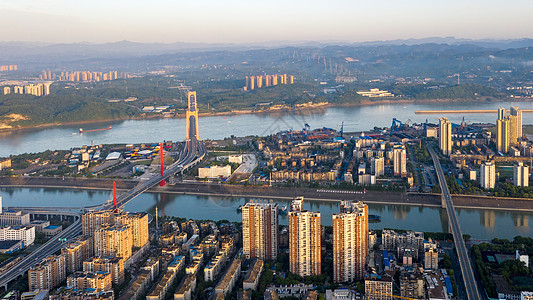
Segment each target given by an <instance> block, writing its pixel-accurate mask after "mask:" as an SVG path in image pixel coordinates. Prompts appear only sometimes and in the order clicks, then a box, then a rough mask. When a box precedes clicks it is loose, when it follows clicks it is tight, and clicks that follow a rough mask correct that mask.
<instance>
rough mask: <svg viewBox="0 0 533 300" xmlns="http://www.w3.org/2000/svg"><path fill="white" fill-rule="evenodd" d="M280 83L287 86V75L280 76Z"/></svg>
mask: <svg viewBox="0 0 533 300" xmlns="http://www.w3.org/2000/svg"><path fill="white" fill-rule="evenodd" d="M281 83H282V84H287V74H283V75H281Z"/></svg>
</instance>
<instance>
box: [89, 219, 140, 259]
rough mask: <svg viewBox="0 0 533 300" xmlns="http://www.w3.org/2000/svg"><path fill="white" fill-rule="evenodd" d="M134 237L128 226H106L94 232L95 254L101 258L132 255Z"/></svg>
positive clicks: (124, 257) (125, 257)
mask: <svg viewBox="0 0 533 300" xmlns="http://www.w3.org/2000/svg"><path fill="white" fill-rule="evenodd" d="M132 244H133V235H132V230H131V228H130V227H129V226H127V225H113V226H109V225H104V226H102V227H100V229H97V230H95V231H94V254H95V256H99V257H120V258H122V259H124V260H127V259H128V258H129V257H130V256H131V254H132Z"/></svg>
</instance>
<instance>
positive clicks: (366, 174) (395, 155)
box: [343, 134, 413, 185]
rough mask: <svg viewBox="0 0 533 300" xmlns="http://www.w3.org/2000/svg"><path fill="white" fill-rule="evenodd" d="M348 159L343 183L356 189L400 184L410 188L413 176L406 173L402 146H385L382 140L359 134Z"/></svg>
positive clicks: (389, 144)
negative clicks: (405, 182) (361, 186)
mask: <svg viewBox="0 0 533 300" xmlns="http://www.w3.org/2000/svg"><path fill="white" fill-rule="evenodd" d="M354 142H355V144H354V149H353V151H352V153H351V154H352V155H351V156H348V158H347V160H348V166H347V168H346V171H345V173H344V175H343V179H344V181H345V182H348V183H355V182H357V183H358V184H360V185H373V184H378V183H380V184H384V182H385V181H383V178H387V179H386V182H387V183H389V184H392V183H402V182H404V181H405V180H407V183H408V184H409V185H412V184H413V175H412V174H411V173H410V172H408V171H407V150H406V146H405V144H404V143H402V142H393V143H391V142H389V141H387V140H385V139H384V138H383V137H382V136H369V135H364V134H362V135H361V136H359V137H357V138H354Z"/></svg>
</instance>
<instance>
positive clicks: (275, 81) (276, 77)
mask: <svg viewBox="0 0 533 300" xmlns="http://www.w3.org/2000/svg"><path fill="white" fill-rule="evenodd" d="M272 85H278V75H272Z"/></svg>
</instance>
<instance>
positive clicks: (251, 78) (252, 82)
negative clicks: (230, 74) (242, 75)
mask: <svg viewBox="0 0 533 300" xmlns="http://www.w3.org/2000/svg"><path fill="white" fill-rule="evenodd" d="M248 90H249V91H253V90H255V76H250V88H249V89H248Z"/></svg>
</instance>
